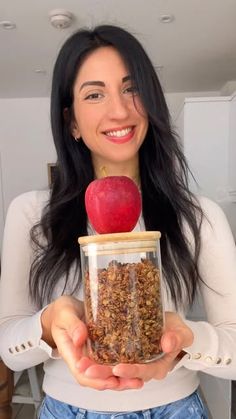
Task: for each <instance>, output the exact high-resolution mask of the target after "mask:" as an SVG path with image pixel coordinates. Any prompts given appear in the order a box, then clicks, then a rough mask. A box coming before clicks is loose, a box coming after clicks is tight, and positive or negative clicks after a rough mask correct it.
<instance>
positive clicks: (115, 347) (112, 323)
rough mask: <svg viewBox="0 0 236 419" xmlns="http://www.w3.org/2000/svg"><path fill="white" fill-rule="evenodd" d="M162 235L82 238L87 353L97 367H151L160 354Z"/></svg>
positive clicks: (146, 233)
mask: <svg viewBox="0 0 236 419" xmlns="http://www.w3.org/2000/svg"><path fill="white" fill-rule="evenodd" d="M160 236H161V234H160V233H159V232H158V231H147V232H146V231H145V232H131V233H115V234H101V235H96V236H86V237H80V238H79V243H80V252H81V264H82V275H83V286H84V304H85V319H86V324H87V327H88V354H89V356H90V357H91V358H93V359H94V360H95V361H96V362H97V363H101V364H110V365H114V364H117V363H120V362H122V363H147V362H151V361H153V360H155V359H157V358H159V357H160V356H161V355H162V351H161V347H160V340H161V336H162V333H163V305H162V291H161V282H162V279H161V277H162V275H161V257H160Z"/></svg>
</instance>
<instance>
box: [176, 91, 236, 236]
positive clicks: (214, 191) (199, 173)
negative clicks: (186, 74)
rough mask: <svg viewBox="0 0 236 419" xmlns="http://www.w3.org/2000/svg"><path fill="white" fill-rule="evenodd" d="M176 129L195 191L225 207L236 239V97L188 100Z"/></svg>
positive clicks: (191, 184) (178, 118)
mask: <svg viewBox="0 0 236 419" xmlns="http://www.w3.org/2000/svg"><path fill="white" fill-rule="evenodd" d="M176 126H177V129H178V131H179V133H180V135H181V138H182V139H183V143H184V153H185V156H186V157H187V160H188V163H189V166H190V169H191V171H192V173H193V175H194V177H195V179H196V181H197V185H196V183H195V182H194V181H193V179H191V178H190V187H191V189H192V190H193V191H194V192H197V193H199V194H201V195H205V196H208V197H209V198H212V199H213V200H214V201H216V202H218V203H219V204H220V205H221V206H222V208H223V210H224V211H225V213H226V216H227V217H228V220H229V223H230V225H231V228H232V231H233V234H234V236H235V238H236V95H233V96H229V97H228V96H227V97H211V98H188V99H186V100H185V102H184V106H183V109H182V111H181V112H180V114H179V115H178V117H177V120H176Z"/></svg>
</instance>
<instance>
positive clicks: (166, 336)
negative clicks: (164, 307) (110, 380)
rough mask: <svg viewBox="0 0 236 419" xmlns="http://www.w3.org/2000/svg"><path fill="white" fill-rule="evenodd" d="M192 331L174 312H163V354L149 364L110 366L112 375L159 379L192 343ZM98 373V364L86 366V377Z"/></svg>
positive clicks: (163, 376)
mask: <svg viewBox="0 0 236 419" xmlns="http://www.w3.org/2000/svg"><path fill="white" fill-rule="evenodd" d="M192 343H193V332H192V331H191V329H189V327H188V326H186V325H185V323H184V322H183V321H182V319H181V318H180V316H179V315H178V314H176V313H171V312H166V313H165V331H164V333H163V336H162V338H161V347H162V351H163V352H164V355H163V356H162V357H161V358H160V359H158V360H157V361H154V362H151V363H149V364H118V365H116V366H114V367H113V368H112V373H113V374H114V376H116V377H119V378H120V379H121V378H123V379H131V378H135V377H136V378H139V379H141V380H143V381H149V380H151V379H157V380H161V379H163V378H165V377H166V375H167V374H168V372H169V371H171V370H172V369H173V368H174V366H175V365H176V364H177V362H178V361H179V359H180V357H181V356H182V355H184V353H183V354H182V349H183V348H185V347H188V346H190V345H192ZM99 375H100V371H99V368H98V366H96V365H91V366H89V367H88V368H87V371H86V376H87V377H91V378H92V377H93V378H95V377H97V376H99Z"/></svg>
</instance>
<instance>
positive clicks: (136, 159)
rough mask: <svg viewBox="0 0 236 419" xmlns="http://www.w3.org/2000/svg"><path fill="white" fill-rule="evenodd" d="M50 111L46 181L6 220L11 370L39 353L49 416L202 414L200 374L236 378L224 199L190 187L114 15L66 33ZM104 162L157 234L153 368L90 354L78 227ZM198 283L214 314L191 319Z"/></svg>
mask: <svg viewBox="0 0 236 419" xmlns="http://www.w3.org/2000/svg"><path fill="white" fill-rule="evenodd" d="M51 122H52V132H53V138H54V142H55V146H56V150H57V156H58V161H57V169H58V170H57V176H56V179H55V182H54V183H53V186H52V190H51V192H50V193H48V192H31V193H27V194H23V195H21V196H20V197H18V198H16V199H15V200H14V201H13V203H12V204H11V206H10V208H9V211H8V217H7V221H6V226H5V236H4V249H3V256H2V260H3V272H2V281H1V282H2V284H1V286H2V287H1V326H0V341H1V356H2V357H3V359H4V362H5V363H6V364H7V365H9V367H10V368H12V369H14V370H21V369H24V368H29V367H31V366H33V365H36V364H39V363H41V362H44V363H45V364H44V369H45V378H44V384H43V388H44V391H45V393H46V395H47V396H46V398H45V400H44V402H43V405H42V408H41V411H40V418H41V419H44V418H79V417H86V418H93V419H94V418H103V417H107V418H108V417H114V416H116V417H125V418H126V417H127V418H128V417H153V418H172V417H174V418H194V419H196V418H206V417H207V414H206V411H205V408H204V406H203V404H202V402H201V400H200V398H199V395H198V393H197V391H196V390H197V388H198V385H199V379H198V375H197V372H198V371H205V372H206V373H207V374H211V375H214V376H218V377H223V378H228V379H232V378H235V377H236V359H235V353H236V312H235V308H234V305H235V297H236V281H235V274H236V253H235V246H234V242H233V238H232V234H231V232H230V229H229V226H228V224H227V221H226V219H225V217H224V215H223V213H222V211H221V210H220V208H218V206H217V205H216V204H214V203H213V202H211V201H209V200H207V199H204V198H199V199H197V198H196V197H194V196H193V195H192V194H191V193H190V191H189V189H188V185H187V173H188V169H187V164H186V162H185V159H184V157H183V154H182V151H181V150H180V147H179V144H178V142H177V140H176V138H175V136H174V134H173V132H172V130H171V125H170V118H169V113H168V109H167V106H166V103H165V99H164V95H163V92H162V90H161V87H160V84H159V81H158V79H157V76H156V73H155V71H154V68H153V66H152V64H151V62H150V60H149V58H148V57H147V55H146V53H145V51H144V50H143V48H142V46H141V45H140V44H139V42H138V41H137V40H136V39H135V38H134V37H133V36H132V35H131V34H129V33H128V32H126V31H124V30H123V29H121V28H118V27H113V26H99V27H97V28H95V29H94V30H93V31H87V30H81V31H79V32H77V33H75V34H74V35H73V36H72V37H70V38H69V39H68V40H67V41H66V43H65V44H64V46H63V47H62V49H61V51H60V53H59V56H58V58H57V61H56V64H55V68H54V74H53V84H52V96H51ZM104 168H105V172H106V174H107V175H121V174H122V175H126V176H128V177H130V178H132V179H134V180H135V182H136V183H137V184H138V186H139V187H140V189H141V191H142V208H143V213H142V217H141V218H140V220H139V223H138V224H137V226H136V230H140V229H141V230H143V229H146V230H160V231H161V232H162V242H161V251H162V263H163V271H164V278H165V289H164V301H165V302H164V306H165V310H166V313H165V331H164V334H163V336H162V340H161V346H162V350H163V352H164V356H163V357H162V358H161V359H159V360H157V361H155V362H152V363H150V364H146V365H144V364H140V365H138V364H134V365H125V364H119V365H116V366H104V365H97V364H96V363H95V362H94V361H92V360H91V359H89V358H88V357H87V356H86V353H85V351H84V344H85V342H86V338H87V329H86V326H85V324H84V322H83V318H84V311H83V303H82V291H81V288H80V283H81V278H80V257H79V249H78V244H77V238H78V237H79V236H83V235H86V234H94V232H93V230H92V228H91V226H90V225H89V223H88V220H87V217H86V212H85V206H84V194H85V190H86V187H87V186H88V184H89V183H90V182H91V181H92V180H93V179H94V178H100V177H102V176H103V173H104ZM198 288H199V289H200V292H201V294H202V297H203V300H204V303H205V308H206V313H207V321H206V322H193V321H188V320H186V318H185V316H186V313H187V310H188V309H189V308H190V307H191V305H192V303H193V300H194V298H195V296H196V292H197V290H198ZM9 301H11V304H10V305H9ZM98 390H105V391H98ZM124 390H126V391H124ZM132 412H133V413H132Z"/></svg>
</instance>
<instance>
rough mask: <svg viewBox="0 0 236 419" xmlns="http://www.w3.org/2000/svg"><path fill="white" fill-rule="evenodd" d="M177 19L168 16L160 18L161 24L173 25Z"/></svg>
mask: <svg viewBox="0 0 236 419" xmlns="http://www.w3.org/2000/svg"><path fill="white" fill-rule="evenodd" d="M174 19H175V17H174V15H170V14H168V15H167V14H166V15H162V16H161V17H160V21H161V23H171V22H173V20H174Z"/></svg>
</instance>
